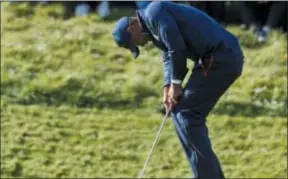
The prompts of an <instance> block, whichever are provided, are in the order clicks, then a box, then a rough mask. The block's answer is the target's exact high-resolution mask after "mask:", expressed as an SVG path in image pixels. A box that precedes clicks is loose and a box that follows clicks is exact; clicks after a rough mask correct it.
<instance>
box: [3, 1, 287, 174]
mask: <svg viewBox="0 0 288 179" xmlns="http://www.w3.org/2000/svg"><path fill="white" fill-rule="evenodd" d="M1 4H2V9H1V13H2V14H1V23H2V25H1V49H2V53H1V139H2V140H1V146H2V147H1V177H17V176H18V177H135V176H136V174H137V172H138V171H139V170H140V168H141V167H142V165H143V162H144V160H145V157H146V155H147V152H148V150H149V148H150V147H151V144H152V140H153V138H154V135H155V134H156V130H157V128H158V126H159V124H160V122H161V121H160V119H161V118H162V116H161V115H160V114H158V113H156V110H155V108H156V107H157V106H158V105H159V104H160V103H161V90H160V89H161V85H162V64H161V60H160V56H159V51H158V50H157V49H153V48H152V46H149V47H145V49H141V56H140V58H139V60H137V61H134V60H132V58H131V55H130V53H129V52H128V51H124V50H123V49H119V48H117V47H116V45H114V43H113V41H112V39H111V35H110V34H111V29H112V27H113V23H114V22H113V21H111V22H109V21H108V22H103V21H99V19H98V18H97V17H95V16H91V17H88V18H73V19H71V20H68V21H62V20H61V19H60V18H59V17H60V16H61V14H62V11H61V8H59V6H48V7H46V8H42V7H38V8H35V9H34V12H33V14H34V15H32V16H27V13H29V11H31V10H29V8H27V6H25V4H24V5H15V6H13V7H9V6H7V3H1ZM117 14H118V13H117ZM21 15H25V16H22V17H21ZM228 29H229V30H230V31H231V32H233V33H234V34H236V35H237V36H239V39H240V42H241V45H242V47H243V49H244V53H245V56H246V63H245V69H244V72H243V75H242V77H241V78H240V79H239V80H238V81H237V82H236V83H235V84H234V85H233V87H232V88H231V89H230V90H229V91H228V92H227V93H226V94H225V95H224V96H223V98H222V99H221V101H220V103H219V104H218V105H217V106H216V109H215V110H214V111H213V112H214V113H213V114H211V116H210V118H209V120H208V126H209V127H210V134H211V138H212V141H213V145H214V148H215V151H216V153H217V154H218V156H219V158H220V160H221V162H222V164H223V169H224V172H225V175H226V176H227V177H282V178H283V177H287V163H286V158H287V152H286V148H287V141H286V137H287V129H286V126H287V121H286V117H285V116H286V111H285V105H286V104H287V99H286V95H287V90H286V84H287V82H286V65H287V54H286V51H285V50H286V49H287V44H286V36H284V35H281V34H280V33H279V32H277V31H275V32H273V34H272V36H271V38H270V40H269V42H268V43H267V44H266V45H264V46H259V45H257V44H256V43H255V42H254V41H253V39H252V37H251V35H250V34H249V33H248V32H244V33H243V32H242V31H240V30H239V28H238V27H232V26H231V27H229V28H228ZM189 65H190V67H191V66H192V64H191V63H189ZM146 176H147V177H167V176H169V177H189V176H191V172H190V171H189V168H188V165H187V162H186V161H185V158H184V154H183V152H182V150H181V148H180V146H179V143H178V140H177V138H176V136H175V133H174V131H173V126H172V123H171V121H169V122H168V123H167V126H166V127H165V129H164V131H163V133H162V135H161V140H160V141H159V145H158V147H157V149H156V151H155V153H154V154H153V156H152V158H151V162H150V164H149V167H148V171H147V175H146Z"/></svg>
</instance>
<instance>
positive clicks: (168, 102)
mask: <svg viewBox="0 0 288 179" xmlns="http://www.w3.org/2000/svg"><path fill="white" fill-rule="evenodd" d="M181 94H182V86H181V84H171V85H170V86H166V87H164V89H163V103H164V106H165V110H166V113H167V112H168V111H170V110H171V109H172V108H173V107H174V106H175V105H176V104H177V103H178V102H179V101H178V100H179V98H180V96H181Z"/></svg>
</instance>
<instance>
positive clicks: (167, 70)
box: [162, 51, 172, 87]
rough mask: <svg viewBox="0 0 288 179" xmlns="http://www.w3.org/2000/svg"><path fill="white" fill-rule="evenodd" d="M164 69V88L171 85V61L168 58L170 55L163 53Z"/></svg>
mask: <svg viewBox="0 0 288 179" xmlns="http://www.w3.org/2000/svg"><path fill="white" fill-rule="evenodd" d="M162 60H163V69H164V87H165V86H169V85H170V84H171V75H172V73H171V61H170V58H169V57H168V53H167V52H165V51H163V52H162Z"/></svg>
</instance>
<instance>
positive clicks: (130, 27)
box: [127, 24, 135, 32]
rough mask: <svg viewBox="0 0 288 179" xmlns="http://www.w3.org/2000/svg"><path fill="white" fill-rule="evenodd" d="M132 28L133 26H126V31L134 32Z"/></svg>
mask: <svg viewBox="0 0 288 179" xmlns="http://www.w3.org/2000/svg"><path fill="white" fill-rule="evenodd" d="M134 28H135V27H134V24H131V25H129V26H128V28H127V31H128V32H132V31H133V30H134Z"/></svg>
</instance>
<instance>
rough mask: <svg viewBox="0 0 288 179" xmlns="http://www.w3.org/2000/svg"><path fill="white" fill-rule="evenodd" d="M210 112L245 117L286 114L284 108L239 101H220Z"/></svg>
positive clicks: (283, 115) (282, 115)
mask: <svg viewBox="0 0 288 179" xmlns="http://www.w3.org/2000/svg"><path fill="white" fill-rule="evenodd" d="M211 113H213V114H219V115H230V116H245V117H257V116H273V117H276V116H277V117H286V116H287V114H286V112H285V110H284V109H283V110H281V111H279V110H273V109H270V108H266V107H260V106H256V105H254V104H252V103H239V102H221V103H219V104H218V105H217V106H216V107H215V108H214V110H213V111H212V112H211Z"/></svg>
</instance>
